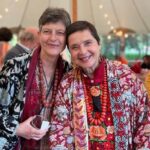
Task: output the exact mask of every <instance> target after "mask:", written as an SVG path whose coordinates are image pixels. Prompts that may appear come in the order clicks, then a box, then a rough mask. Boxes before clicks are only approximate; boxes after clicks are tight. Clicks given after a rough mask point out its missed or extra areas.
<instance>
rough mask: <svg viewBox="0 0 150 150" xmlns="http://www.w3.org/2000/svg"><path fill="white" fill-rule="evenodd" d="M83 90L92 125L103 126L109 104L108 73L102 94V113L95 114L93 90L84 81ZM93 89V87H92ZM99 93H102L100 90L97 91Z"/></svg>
mask: <svg viewBox="0 0 150 150" xmlns="http://www.w3.org/2000/svg"><path fill="white" fill-rule="evenodd" d="M83 83H84V84H83V88H84V93H85V102H86V108H87V116H88V120H89V124H90V125H101V124H102V122H103V121H104V120H105V118H106V112H107V104H108V95H107V94H108V85H107V72H106V70H105V71H104V83H103V88H102V94H100V101H101V112H95V113H94V107H93V101H92V96H91V94H90V93H91V91H92V89H89V88H88V85H87V84H86V81H85V79H84V82H83ZM92 88H93V87H92ZM95 90H97V93H99V92H100V89H96V88H95Z"/></svg>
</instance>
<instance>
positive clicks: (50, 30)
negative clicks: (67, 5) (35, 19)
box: [39, 22, 66, 57]
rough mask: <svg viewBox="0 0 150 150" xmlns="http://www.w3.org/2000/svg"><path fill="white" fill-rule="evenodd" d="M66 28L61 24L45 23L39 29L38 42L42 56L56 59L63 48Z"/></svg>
mask: <svg viewBox="0 0 150 150" xmlns="http://www.w3.org/2000/svg"><path fill="white" fill-rule="evenodd" d="M65 31H66V27H65V25H64V24H63V23H62V22H56V23H47V24H45V25H43V26H42V27H41V30H40V32H39V40H40V44H41V53H42V55H47V56H52V57H58V56H59V54H60V53H61V52H62V51H63V49H64V47H65V34H66V33H65Z"/></svg>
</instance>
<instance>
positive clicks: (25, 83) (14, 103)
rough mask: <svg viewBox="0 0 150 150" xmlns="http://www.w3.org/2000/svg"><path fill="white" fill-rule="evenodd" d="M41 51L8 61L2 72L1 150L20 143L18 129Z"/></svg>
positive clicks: (0, 100) (0, 98)
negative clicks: (33, 57)
mask: <svg viewBox="0 0 150 150" xmlns="http://www.w3.org/2000/svg"><path fill="white" fill-rule="evenodd" d="M39 50H40V48H38V49H37V50H35V51H34V52H33V53H32V54H26V55H23V56H21V57H16V58H14V59H11V60H8V61H7V62H6V63H5V65H4V67H3V68H2V71H1V72H0V150H12V149H14V147H15V146H16V143H17V142H18V137H17V136H16V128H17V127H18V124H19V122H20V121H21V116H22V112H23V108H24V105H25V102H26V98H27V95H28V94H27V92H28V91H29V90H30V88H31V83H32V82H31V81H32V80H33V76H34V71H35V69H33V67H32V66H33V64H36V61H37V59H38V56H39V53H38V51H39ZM33 55H36V58H35V59H31V58H32V56H33ZM30 60H31V61H32V63H31V61H30ZM58 65H59V67H61V68H62V71H63V72H65V71H67V70H68V65H67V64H66V63H65V62H64V63H63V66H64V68H63V66H62V64H59V63H58ZM35 66H36V65H35ZM29 68H30V69H29Z"/></svg>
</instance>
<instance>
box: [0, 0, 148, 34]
mask: <svg viewBox="0 0 150 150" xmlns="http://www.w3.org/2000/svg"><path fill="white" fill-rule="evenodd" d="M0 3H1V4H0V15H2V16H3V17H2V18H0V27H1V26H7V27H17V26H20V25H21V26H22V27H26V26H38V19H39V16H40V15H41V13H42V12H43V10H44V9H45V8H46V7H48V6H53V7H63V8H65V9H66V10H67V11H68V12H69V13H70V15H72V7H71V6H72V0H18V2H15V0H0ZM77 3H78V4H77V8H78V9H77V17H78V20H88V21H90V22H92V23H93V24H94V25H95V26H96V28H97V29H98V31H99V33H100V34H107V33H109V32H110V30H111V29H110V28H111V26H113V27H114V28H118V27H125V28H129V29H132V30H134V31H135V32H137V33H149V32H150V17H149V16H150V1H149V0H77ZM99 7H103V8H99ZM5 8H8V12H5ZM106 14H107V15H108V17H107V18H105V17H104V15H105V16H106ZM0 17H1V16H0ZM109 21H110V22H109ZM109 23H110V24H109ZM108 24H109V25H108Z"/></svg>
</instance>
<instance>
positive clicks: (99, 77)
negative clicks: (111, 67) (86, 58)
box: [83, 60, 105, 84]
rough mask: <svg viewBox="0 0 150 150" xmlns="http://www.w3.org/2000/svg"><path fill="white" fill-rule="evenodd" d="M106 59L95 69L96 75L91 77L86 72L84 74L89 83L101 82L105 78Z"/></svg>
mask: <svg viewBox="0 0 150 150" xmlns="http://www.w3.org/2000/svg"><path fill="white" fill-rule="evenodd" d="M104 71H105V60H102V61H101V62H100V63H99V66H98V67H97V68H96V69H95V71H94V77H93V78H92V79H91V78H89V77H88V76H87V75H86V74H83V76H84V78H85V79H86V80H87V81H88V83H94V84H96V83H101V82H103V80H104Z"/></svg>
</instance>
